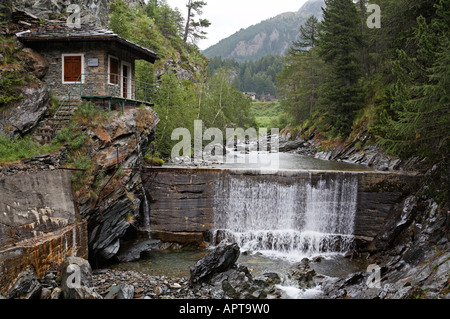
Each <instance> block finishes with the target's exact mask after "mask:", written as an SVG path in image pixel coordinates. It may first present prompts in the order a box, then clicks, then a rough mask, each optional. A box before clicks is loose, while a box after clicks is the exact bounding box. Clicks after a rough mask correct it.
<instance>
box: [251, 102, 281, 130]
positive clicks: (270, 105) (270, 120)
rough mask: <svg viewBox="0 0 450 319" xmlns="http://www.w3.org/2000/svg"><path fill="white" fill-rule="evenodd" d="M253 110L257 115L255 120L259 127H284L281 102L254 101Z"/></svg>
mask: <svg viewBox="0 0 450 319" xmlns="http://www.w3.org/2000/svg"><path fill="white" fill-rule="evenodd" d="M252 112H253V114H254V115H255V121H256V124H257V126H258V127H266V128H272V127H274V128H283V127H284V126H286V124H285V125H282V126H280V125H279V124H280V123H279V120H280V119H281V118H280V116H281V115H282V113H283V110H282V108H281V105H280V103H279V102H267V103H265V102H252Z"/></svg>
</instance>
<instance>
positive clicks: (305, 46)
mask: <svg viewBox="0 0 450 319" xmlns="http://www.w3.org/2000/svg"><path fill="white" fill-rule="evenodd" d="M318 25H319V21H318V20H317V18H316V17H315V16H311V17H309V19H308V20H307V21H306V23H305V25H304V26H303V25H302V26H301V27H300V41H298V42H294V50H295V49H296V48H298V49H299V50H309V52H308V55H309V57H310V59H311V61H310V64H311V67H310V70H311V77H310V79H309V81H310V83H311V92H310V102H309V118H310V119H312V114H313V107H314V101H315V95H316V80H315V77H316V71H315V69H316V63H315V55H316V52H315V50H314V48H315V46H316V41H317V28H318Z"/></svg>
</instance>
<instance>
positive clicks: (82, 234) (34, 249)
mask: <svg viewBox="0 0 450 319" xmlns="http://www.w3.org/2000/svg"><path fill="white" fill-rule="evenodd" d="M67 256H78V257H81V258H85V259H87V258H88V245H87V227H86V222H80V223H76V224H72V225H70V226H67V227H65V228H62V229H60V230H58V231H55V232H53V233H51V234H47V235H46V236H41V237H35V238H33V239H30V240H27V241H22V242H21V243H18V244H17V245H15V246H13V247H10V248H7V249H3V250H0V294H2V295H4V294H6V292H7V291H8V290H9V289H10V288H11V287H12V285H13V284H14V282H15V280H16V278H17V276H18V275H19V274H20V273H21V272H22V271H24V270H25V269H27V268H29V267H33V269H34V270H35V271H36V277H37V278H38V279H41V278H42V277H43V276H44V274H45V272H46V271H47V269H49V268H50V267H52V266H55V265H61V264H62V262H63V261H64V259H65V257H67Z"/></svg>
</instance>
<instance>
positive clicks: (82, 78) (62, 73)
mask: <svg viewBox="0 0 450 319" xmlns="http://www.w3.org/2000/svg"><path fill="white" fill-rule="evenodd" d="M66 56H69V57H70V56H79V57H81V83H84V53H63V54H61V64H62V72H61V82H62V84H75V83H80V82H77V81H65V80H64V78H65V76H64V72H65V70H64V64H65V63H64V60H65V59H64V58H65V57H66Z"/></svg>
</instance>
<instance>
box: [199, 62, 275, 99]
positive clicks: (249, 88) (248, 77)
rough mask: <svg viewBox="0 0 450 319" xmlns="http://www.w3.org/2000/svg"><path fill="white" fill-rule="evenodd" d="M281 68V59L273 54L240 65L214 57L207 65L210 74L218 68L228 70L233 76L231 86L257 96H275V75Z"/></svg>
mask: <svg viewBox="0 0 450 319" xmlns="http://www.w3.org/2000/svg"><path fill="white" fill-rule="evenodd" d="M282 67H283V57H282V56H281V55H275V54H269V55H266V56H264V57H262V58H261V59H258V60H255V61H251V60H250V61H245V62H241V63H239V62H237V61H236V60H234V59H222V58H221V57H214V58H212V59H211V60H210V61H209V64H208V70H209V73H210V74H213V73H214V72H215V71H216V70H217V69H220V68H227V69H229V70H230V71H231V73H232V75H233V84H234V86H235V87H236V88H237V89H238V90H239V91H241V92H255V93H256V94H257V96H260V95H267V94H270V95H272V96H276V93H277V90H276V81H277V75H278V74H279V73H280V72H281V69H282Z"/></svg>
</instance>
